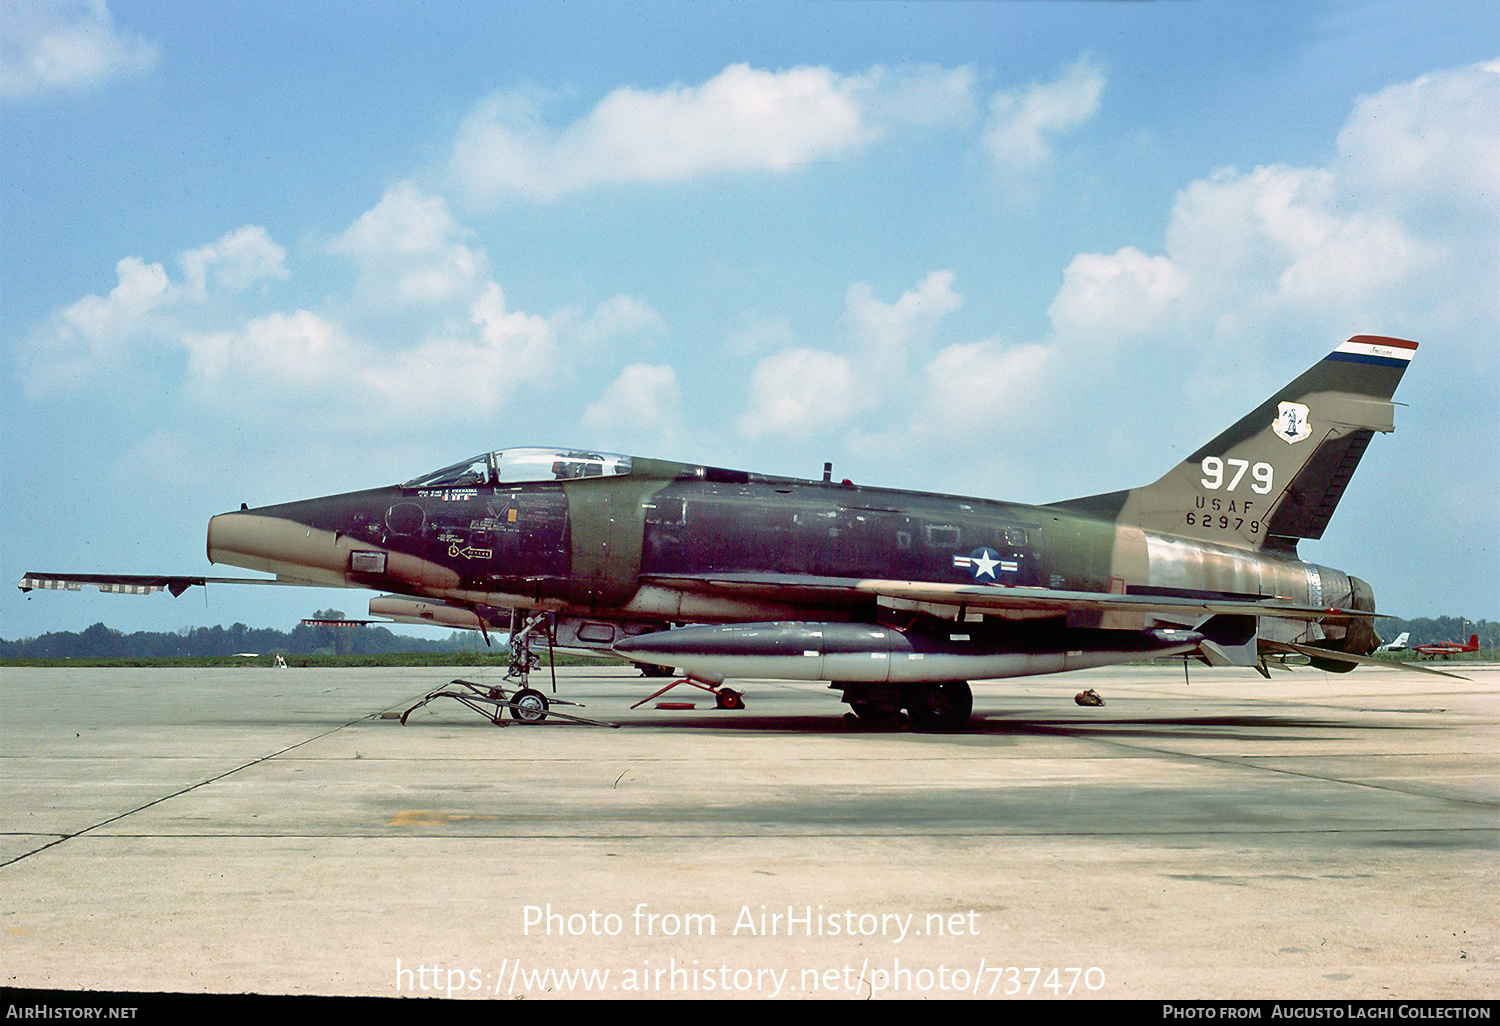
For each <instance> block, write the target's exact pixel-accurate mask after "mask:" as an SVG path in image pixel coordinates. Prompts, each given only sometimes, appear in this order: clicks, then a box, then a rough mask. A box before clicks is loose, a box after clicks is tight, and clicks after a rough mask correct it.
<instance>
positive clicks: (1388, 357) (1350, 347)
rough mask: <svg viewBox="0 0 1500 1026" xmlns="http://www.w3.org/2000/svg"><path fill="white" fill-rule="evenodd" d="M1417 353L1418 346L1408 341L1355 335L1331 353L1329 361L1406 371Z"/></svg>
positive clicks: (1381, 336) (1380, 336)
mask: <svg viewBox="0 0 1500 1026" xmlns="http://www.w3.org/2000/svg"><path fill="white" fill-rule="evenodd" d="M1416 351H1417V344H1416V343H1415V342H1408V341H1406V339H1402V338H1386V337H1385V336H1383V335H1355V336H1354V337H1353V338H1351V339H1350V340H1349V341H1347V342H1345V343H1344V344H1343V345H1341V346H1339V347H1338V348H1337V349H1335V350H1334V351H1333V352H1331V353H1329V354H1328V356H1327V359H1330V360H1340V361H1343V362H1347V363H1369V364H1374V365H1375V366H1377V367H1400V368H1401V369H1402V370H1405V369H1406V365H1407V364H1409V363H1411V358H1412V355H1413V354H1414V353H1415V352H1416Z"/></svg>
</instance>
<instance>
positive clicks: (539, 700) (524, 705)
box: [510, 688, 552, 723]
mask: <svg viewBox="0 0 1500 1026" xmlns="http://www.w3.org/2000/svg"><path fill="white" fill-rule="evenodd" d="M551 707H552V706H551V703H550V702H548V701H547V696H546V695H544V694H542V693H541V692H540V691H538V690H536V689H535V688H522V689H521V690H520V691H517V692H516V693H515V694H513V695H511V696H510V718H511V719H513V720H515V721H516V722H517V723H541V722H542V721H543V720H545V719H546V718H547V710H548V709H550V708H551Z"/></svg>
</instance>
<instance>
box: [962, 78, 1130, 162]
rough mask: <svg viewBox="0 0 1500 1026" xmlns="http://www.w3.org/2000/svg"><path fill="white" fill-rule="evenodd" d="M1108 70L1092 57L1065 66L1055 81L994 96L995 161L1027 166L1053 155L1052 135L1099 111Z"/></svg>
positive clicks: (989, 143)
mask: <svg viewBox="0 0 1500 1026" xmlns="http://www.w3.org/2000/svg"><path fill="white" fill-rule="evenodd" d="M1104 84H1105V76H1104V71H1103V69H1101V68H1100V67H1099V66H1098V65H1096V64H1095V63H1094V62H1093V61H1091V60H1090V59H1089V58H1088V57H1087V56H1085V57H1080V58H1079V59H1078V60H1076V61H1074V62H1073V63H1072V64H1070V65H1068V67H1067V68H1065V69H1064V71H1063V74H1062V77H1061V78H1059V79H1057V80H1056V81H1054V82H1033V83H1031V85H1029V86H1027V87H1025V88H1024V89H1013V90H1005V91H1001V92H998V93H996V94H995V95H994V97H993V98H991V100H990V120H989V124H988V125H987V126H986V129H985V135H984V146H985V149H986V151H987V152H988V153H989V155H990V157H991V158H993V159H994V160H995V161H996V162H998V163H1000V164H1003V165H1006V166H1009V167H1013V168H1027V167H1033V166H1035V165H1037V164H1042V163H1045V162H1046V161H1048V160H1050V159H1051V158H1052V143H1051V140H1052V138H1053V137H1055V136H1058V135H1061V134H1062V133H1064V132H1069V131H1072V130H1073V129H1075V128H1077V127H1079V126H1080V125H1082V124H1084V123H1085V122H1087V121H1088V120H1090V119H1091V118H1092V117H1093V116H1094V115H1095V114H1097V113H1098V112H1099V98H1100V96H1102V95H1103V93H1104Z"/></svg>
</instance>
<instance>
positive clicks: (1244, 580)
mask: <svg viewBox="0 0 1500 1026" xmlns="http://www.w3.org/2000/svg"><path fill="white" fill-rule="evenodd" d="M520 451H523V450H506V451H505V452H520ZM524 451H526V452H535V450H524ZM503 455H504V453H497V454H494V457H500V456H503ZM557 455H559V456H562V455H565V454H557ZM494 457H492V458H491V459H492V462H493V460H494ZM608 459H611V460H614V461H616V462H614V463H613V464H610V467H609V469H610V470H611V471H612V472H611V473H607V474H594V475H592V476H579V477H576V478H570V477H563V478H561V479H556V478H554V479H552V480H515V481H512V480H507V479H506V477H505V476H503V475H497V473H496V472H495V471H494V469H493V468H491V470H490V471H489V473H488V474H487V475H485V474H484V473H483V471H482V469H481V472H480V473H477V474H472V475H470V476H468V477H465V476H464V475H461V474H459V475H454V474H450V475H449V476H448V478H447V479H445V478H443V477H442V476H441V475H429V478H428V479H427V480H423V479H418V480H417V481H415V482H410V483H408V484H406V485H400V486H392V487H388V488H377V489H371V490H368V491H361V492H351V493H346V494H342V495H334V496H328V497H324V498H319V499H311V500H307V501H304V502H294V503H286V504H281V505H275V506H266V507H260V508H256V509H247V510H242V511H240V512H236V513H227V514H222V515H220V516H217V517H214V518H213V520H212V521H211V522H210V525H209V533H208V555H209V558H210V560H212V561H213V562H216V563H229V564H232V565H235V566H241V567H245V568H248V569H254V570H260V571H265V572H268V573H273V574H277V575H279V576H282V577H286V578H290V579H295V580H304V581H309V582H311V583H322V584H329V585H338V586H350V587H360V588H369V589H375V590H381V591H387V592H392V593H395V594H400V595H409V596H413V597H422V598H430V599H436V600H441V601H445V602H450V603H455V604H458V605H462V606H476V607H477V606H482V607H493V608H519V609H550V610H556V611H559V612H564V613H573V614H579V615H591V616H617V617H628V618H633V619H638V620H640V619H644V620H657V621H660V622H663V623H669V622H676V623H681V622H701V623H710V622H721V623H722V622H746V621H768V620H807V619H817V620H827V621H850V620H853V621H873V620H874V618H875V617H874V610H873V608H872V605H871V604H872V602H873V600H869V599H861V598H857V597H853V596H850V595H848V594H845V593H836V594H833V595H831V596H830V594H829V593H826V592H817V593H806V592H802V591H799V590H798V589H797V588H794V587H789V588H785V589H780V590H778V591H777V592H776V593H774V594H770V593H767V591H766V590H765V589H759V590H757V589H752V588H747V589H745V591H744V593H743V594H740V595H734V594H725V592H724V589H722V588H721V589H716V590H713V591H706V590H701V589H697V588H695V587H693V586H692V584H691V582H692V581H693V580H694V579H695V578H702V577H705V576H710V575H721V576H722V575H733V574H746V575H786V576H788V577H791V576H800V577H815V578H828V579H843V580H848V579H881V580H902V581H931V582H953V583H962V584H970V585H973V584H980V585H993V586H996V587H1007V586H1008V587H1031V588H1051V589H1060V590H1065V591H1084V592H1105V593H1117V594H1123V593H1136V594H1139V593H1145V594H1150V593H1152V592H1155V593H1158V594H1170V593H1175V592H1184V593H1186V592H1212V593H1221V594H1224V595H1239V596H1260V597H1271V596H1274V597H1279V598H1282V599H1285V600H1289V601H1292V602H1296V603H1302V604H1310V605H1319V606H1324V605H1327V606H1342V607H1345V608H1373V604H1371V605H1368V606H1367V605H1363V604H1361V600H1362V598H1363V596H1361V595H1359V594H1358V590H1359V588H1360V586H1361V582H1358V581H1355V580H1353V579H1351V578H1350V577H1348V576H1347V575H1345V574H1344V573H1342V572H1340V571H1338V570H1333V569H1330V568H1327V567H1320V566H1317V565H1315V564H1310V563H1305V562H1303V561H1301V560H1300V559H1297V558H1295V556H1288V555H1282V554H1276V553H1268V552H1262V551H1256V550H1253V549H1247V548H1242V547H1236V546H1231V545H1219V544H1215V543H1213V542H1207V541H1203V540H1200V539H1188V538H1180V537H1174V536H1172V535H1169V534H1163V533H1156V532H1148V531H1143V530H1141V529H1140V528H1138V527H1134V526H1130V525H1123V524H1117V523H1115V522H1112V521H1110V520H1108V519H1104V518H1099V517H1093V516H1089V515H1086V514H1083V513H1079V512H1077V511H1074V510H1069V509H1066V508H1062V507H1055V506H1032V505H1024V504H1019V503H1007V502H999V501H994V500H989V499H982V498H970V497H963V496H953V495H942V494H932V493H923V492H912V491H902V490H896V489H886V488H875V487H865V486H859V485H850V484H839V483H835V482H825V481H812V480H800V479H792V478H778V477H769V476H764V475H758V474H749V473H744V472H740V471H730V470H721V469H716V468H706V467H699V466H693V465H689V464H680V463H671V462H666V461H659V460H648V459H640V458H635V459H631V458H628V457H608ZM554 465H557V466H561V464H554ZM450 469H451V468H450ZM559 473H562V474H566V473H567V471H566V469H565V468H564V469H562V470H560V471H559ZM519 476H527V475H526V474H522V475H519ZM531 476H545V475H536V474H532V475H531ZM1208 512H1209V513H1213V512H1214V511H1211V510H1210V511H1208ZM1237 512H1238V511H1236V513H1235V514H1232V513H1229V512H1227V511H1226V512H1224V513H1222V514H1217V513H1216V514H1214V515H1222V516H1224V517H1225V518H1226V527H1229V526H1230V522H1231V521H1232V520H1233V518H1234V517H1235V516H1236V515H1237ZM1114 615H1115V614H1104V617H1103V621H1104V622H1101V623H1094V624H1083V625H1082V626H1099V627H1106V628H1107V627H1111V626H1120V627H1135V628H1136V629H1139V628H1140V627H1141V626H1142V624H1141V623H1140V622H1135V623H1130V624H1127V623H1111V622H1110V621H1109V617H1111V616H1114ZM1285 626H1286V627H1287V629H1300V628H1302V627H1303V625H1292V624H1288V625H1285Z"/></svg>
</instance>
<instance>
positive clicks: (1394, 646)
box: [1375, 631, 1411, 655]
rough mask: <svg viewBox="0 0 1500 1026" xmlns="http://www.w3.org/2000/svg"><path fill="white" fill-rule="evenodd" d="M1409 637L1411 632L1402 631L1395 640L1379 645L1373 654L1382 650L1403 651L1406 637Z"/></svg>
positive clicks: (1377, 653)
mask: <svg viewBox="0 0 1500 1026" xmlns="http://www.w3.org/2000/svg"><path fill="white" fill-rule="evenodd" d="M1409 637H1411V633H1410V632H1409V631H1402V632H1401V636H1400V637H1399V638H1397V639H1396V640H1395V641H1387V642H1386V643H1385V644H1384V645H1381V646H1380V647H1379V648H1377V649H1376V650H1375V654H1376V655H1379V654H1380V653H1382V652H1405V651H1406V639H1407V638H1409Z"/></svg>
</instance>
